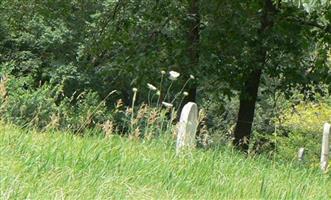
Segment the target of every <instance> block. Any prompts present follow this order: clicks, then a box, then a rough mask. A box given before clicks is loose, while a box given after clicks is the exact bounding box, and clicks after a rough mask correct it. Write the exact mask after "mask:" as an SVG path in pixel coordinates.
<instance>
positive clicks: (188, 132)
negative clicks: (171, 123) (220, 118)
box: [176, 102, 198, 154]
mask: <svg viewBox="0 0 331 200" xmlns="http://www.w3.org/2000/svg"><path fill="white" fill-rule="evenodd" d="M197 127H198V106H197V104H195V103H193V102H189V103H187V104H186V105H185V106H184V107H183V110H182V112H181V115H180V120H179V127H178V134H177V144H176V152H177V154H178V153H179V152H180V151H181V150H182V149H184V148H185V149H192V148H194V147H195V144H196V141H195V135H196V132H197Z"/></svg>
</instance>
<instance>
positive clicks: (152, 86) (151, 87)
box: [147, 83, 157, 91]
mask: <svg viewBox="0 0 331 200" xmlns="http://www.w3.org/2000/svg"><path fill="white" fill-rule="evenodd" d="M147 87H148V89H150V90H152V91H156V90H157V88H156V87H155V86H154V85H152V84H150V83H147Z"/></svg>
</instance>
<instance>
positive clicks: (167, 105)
mask: <svg viewBox="0 0 331 200" xmlns="http://www.w3.org/2000/svg"><path fill="white" fill-rule="evenodd" d="M162 104H163V105H164V106H165V107H167V108H172V107H173V106H174V105H172V104H171V103H167V102H164V101H162Z"/></svg>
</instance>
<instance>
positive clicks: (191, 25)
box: [184, 0, 200, 104]
mask: <svg viewBox="0 0 331 200" xmlns="http://www.w3.org/2000/svg"><path fill="white" fill-rule="evenodd" d="M188 16H189V20H188V58H189V64H188V68H189V69H188V70H186V71H188V72H190V73H192V74H193V75H195V74H196V72H197V68H198V67H199V43H200V14H199V0H190V1H189V8H188ZM196 90H197V84H196V82H195V81H194V83H193V84H192V82H191V84H190V85H189V88H188V92H189V95H188V96H187V97H186V98H185V99H184V104H185V103H187V102H190V101H192V102H195V101H196Z"/></svg>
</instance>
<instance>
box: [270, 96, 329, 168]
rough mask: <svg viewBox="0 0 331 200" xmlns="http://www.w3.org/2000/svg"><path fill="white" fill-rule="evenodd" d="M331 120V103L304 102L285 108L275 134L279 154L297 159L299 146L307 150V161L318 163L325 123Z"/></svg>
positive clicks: (286, 157)
mask: <svg viewBox="0 0 331 200" xmlns="http://www.w3.org/2000/svg"><path fill="white" fill-rule="evenodd" d="M326 122H327V123H330V122H331V105H330V104H329V105H328V104H326V103H305V102H302V103H300V104H298V105H296V106H294V107H292V108H289V109H287V110H284V113H283V115H282V116H281V118H280V119H279V121H278V122H277V124H278V126H279V128H280V131H279V132H278V133H277V135H275V142H276V148H277V151H278V156H280V157H282V158H285V159H296V158H297V157H296V156H297V152H298V150H299V148H301V147H304V148H305V150H306V155H305V161H306V162H307V163H308V164H315V165H316V164H318V162H319V159H320V152H321V141H322V133H323V124H324V123H326Z"/></svg>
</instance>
